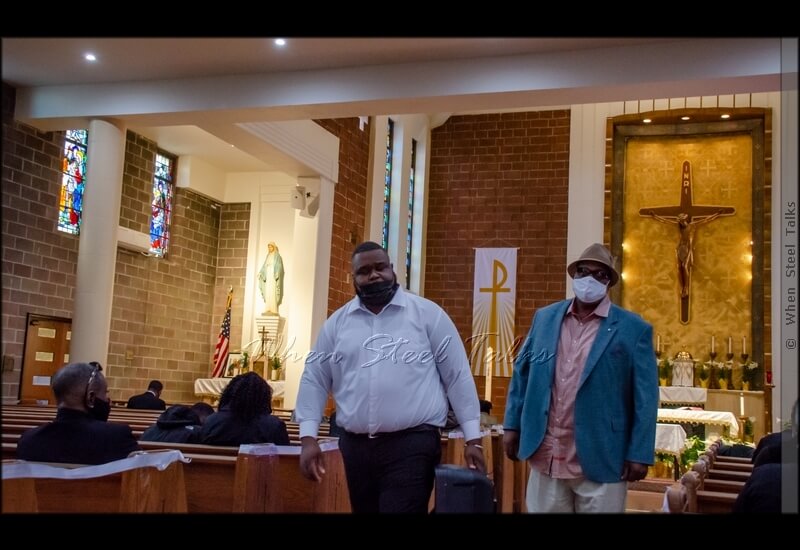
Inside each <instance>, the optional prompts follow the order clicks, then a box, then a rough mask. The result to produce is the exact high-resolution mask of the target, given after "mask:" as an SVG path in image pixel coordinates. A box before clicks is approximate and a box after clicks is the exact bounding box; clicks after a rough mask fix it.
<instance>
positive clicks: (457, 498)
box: [435, 464, 495, 514]
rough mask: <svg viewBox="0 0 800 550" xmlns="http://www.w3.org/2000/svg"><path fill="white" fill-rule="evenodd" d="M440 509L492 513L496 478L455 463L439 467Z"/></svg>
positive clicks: (437, 500)
mask: <svg viewBox="0 0 800 550" xmlns="http://www.w3.org/2000/svg"><path fill="white" fill-rule="evenodd" d="M435 511H436V513H444V514H492V513H494V511H495V503H494V490H493V487H492V482H491V481H490V480H489V478H488V477H486V474H483V473H481V472H479V471H477V470H470V469H469V468H464V467H462V466H456V465H454V464H441V465H439V466H437V467H436V508H435Z"/></svg>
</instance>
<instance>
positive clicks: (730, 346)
mask: <svg viewBox="0 0 800 550" xmlns="http://www.w3.org/2000/svg"><path fill="white" fill-rule="evenodd" d="M728 353H733V339H732V338H731V337H730V336H728Z"/></svg>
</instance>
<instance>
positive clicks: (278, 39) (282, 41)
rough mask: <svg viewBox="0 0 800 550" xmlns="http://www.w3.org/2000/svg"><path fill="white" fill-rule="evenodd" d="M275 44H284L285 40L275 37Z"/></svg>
mask: <svg viewBox="0 0 800 550" xmlns="http://www.w3.org/2000/svg"><path fill="white" fill-rule="evenodd" d="M275 45H276V46H285V45H286V40H284V39H283V38H276V39H275Z"/></svg>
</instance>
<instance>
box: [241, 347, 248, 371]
mask: <svg viewBox="0 0 800 550" xmlns="http://www.w3.org/2000/svg"><path fill="white" fill-rule="evenodd" d="M241 362H242V370H241V371H242V372H243V373H244V372H247V371H248V370H250V354H249V353H247V352H246V351H245V352H243V353H242V359H241Z"/></svg>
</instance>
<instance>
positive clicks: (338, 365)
mask: <svg viewBox="0 0 800 550" xmlns="http://www.w3.org/2000/svg"><path fill="white" fill-rule="evenodd" d="M352 266H353V284H354V286H355V289H356V294H357V296H356V297H355V298H353V299H352V300H351V301H349V302H348V303H347V304H345V305H344V306H342V307H341V308H339V309H338V310H337V311H336V312H334V314H333V315H331V317H330V318H329V319H328V320H327V321H326V322H325V324H324V325H323V327H322V330H321V331H320V334H319V337H318V338H317V342H316V344H315V346H314V349H313V350H312V351H311V352H310V354H309V357H308V358H307V359H306V367H305V371H304V372H303V376H302V378H301V380H300V391H299V393H298V396H297V405H296V409H295V413H296V417H297V421H298V422H299V423H300V438H301V441H302V452H301V455H300V469H301V471H302V472H303V475H305V476H306V477H307V478H309V479H312V480H316V481H319V480H321V479H322V475H323V474H324V473H325V468H324V465H323V463H322V455H321V453H320V448H319V445H318V444H317V440H316V438H317V434H318V430H319V423H320V419H321V418H322V414H323V411H324V408H325V403H326V401H327V399H328V394H329V393H333V398H334V400H335V401H336V423H337V424H338V425H339V426H341V427H342V428H343V429H344V430H345V432H344V434H343V435H342V437H340V439H339V448H340V450H341V452H342V459H343V460H344V466H345V474H346V476H347V485H348V489H349V492H350V503H351V506H352V508H353V511H354V512H356V513H362V512H373V513H374V512H413V513H427V511H428V501H429V499H430V494H431V490H432V489H433V482H434V468H435V466H436V465H437V464H438V463H439V460H440V458H441V444H440V439H439V438H440V432H439V428H440V427H442V426H444V424H445V419H446V417H447V409H448V400H449V402H450V403H451V405H452V407H453V410H454V411H455V413H456V417H457V418H458V421H459V423H460V424H461V429H462V430H463V432H464V438H465V441H466V446H465V449H464V457H465V459H466V463H467V465H468V466H469V467H470V468H474V469H478V470H480V471H485V470H486V468H485V464H484V460H483V453H482V449H481V447H480V427H479V421H480V408H479V404H478V394H477V391H476V389H475V382H474V381H473V379H472V374H471V371H470V368H469V361H468V360H467V354H466V352H465V351H464V346H463V344H462V343H461V339H460V337H459V335H458V331H457V330H456V327H455V325H454V324H453V322H452V321H451V320H450V318H449V317H448V316H447V314H446V313H445V312H444V310H442V308H440V307H439V306H438V305H436V304H435V303H433V302H431V301H430V300H426V299H425V298H421V297H419V296H415V295H413V294H408V293H406V292H404V291H403V290H402V289H401V288H400V286H399V285H398V284H397V277H396V275H395V273H394V271H393V266H392V264H391V262H390V260H389V255H388V254H387V253H386V251H385V250H384V249H383V248H381V246H380V245H379V244H377V243H374V242H371V241H368V242H365V243H362V244H360V245H359V246H357V247H356V249H355V251H354V252H353V257H352Z"/></svg>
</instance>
